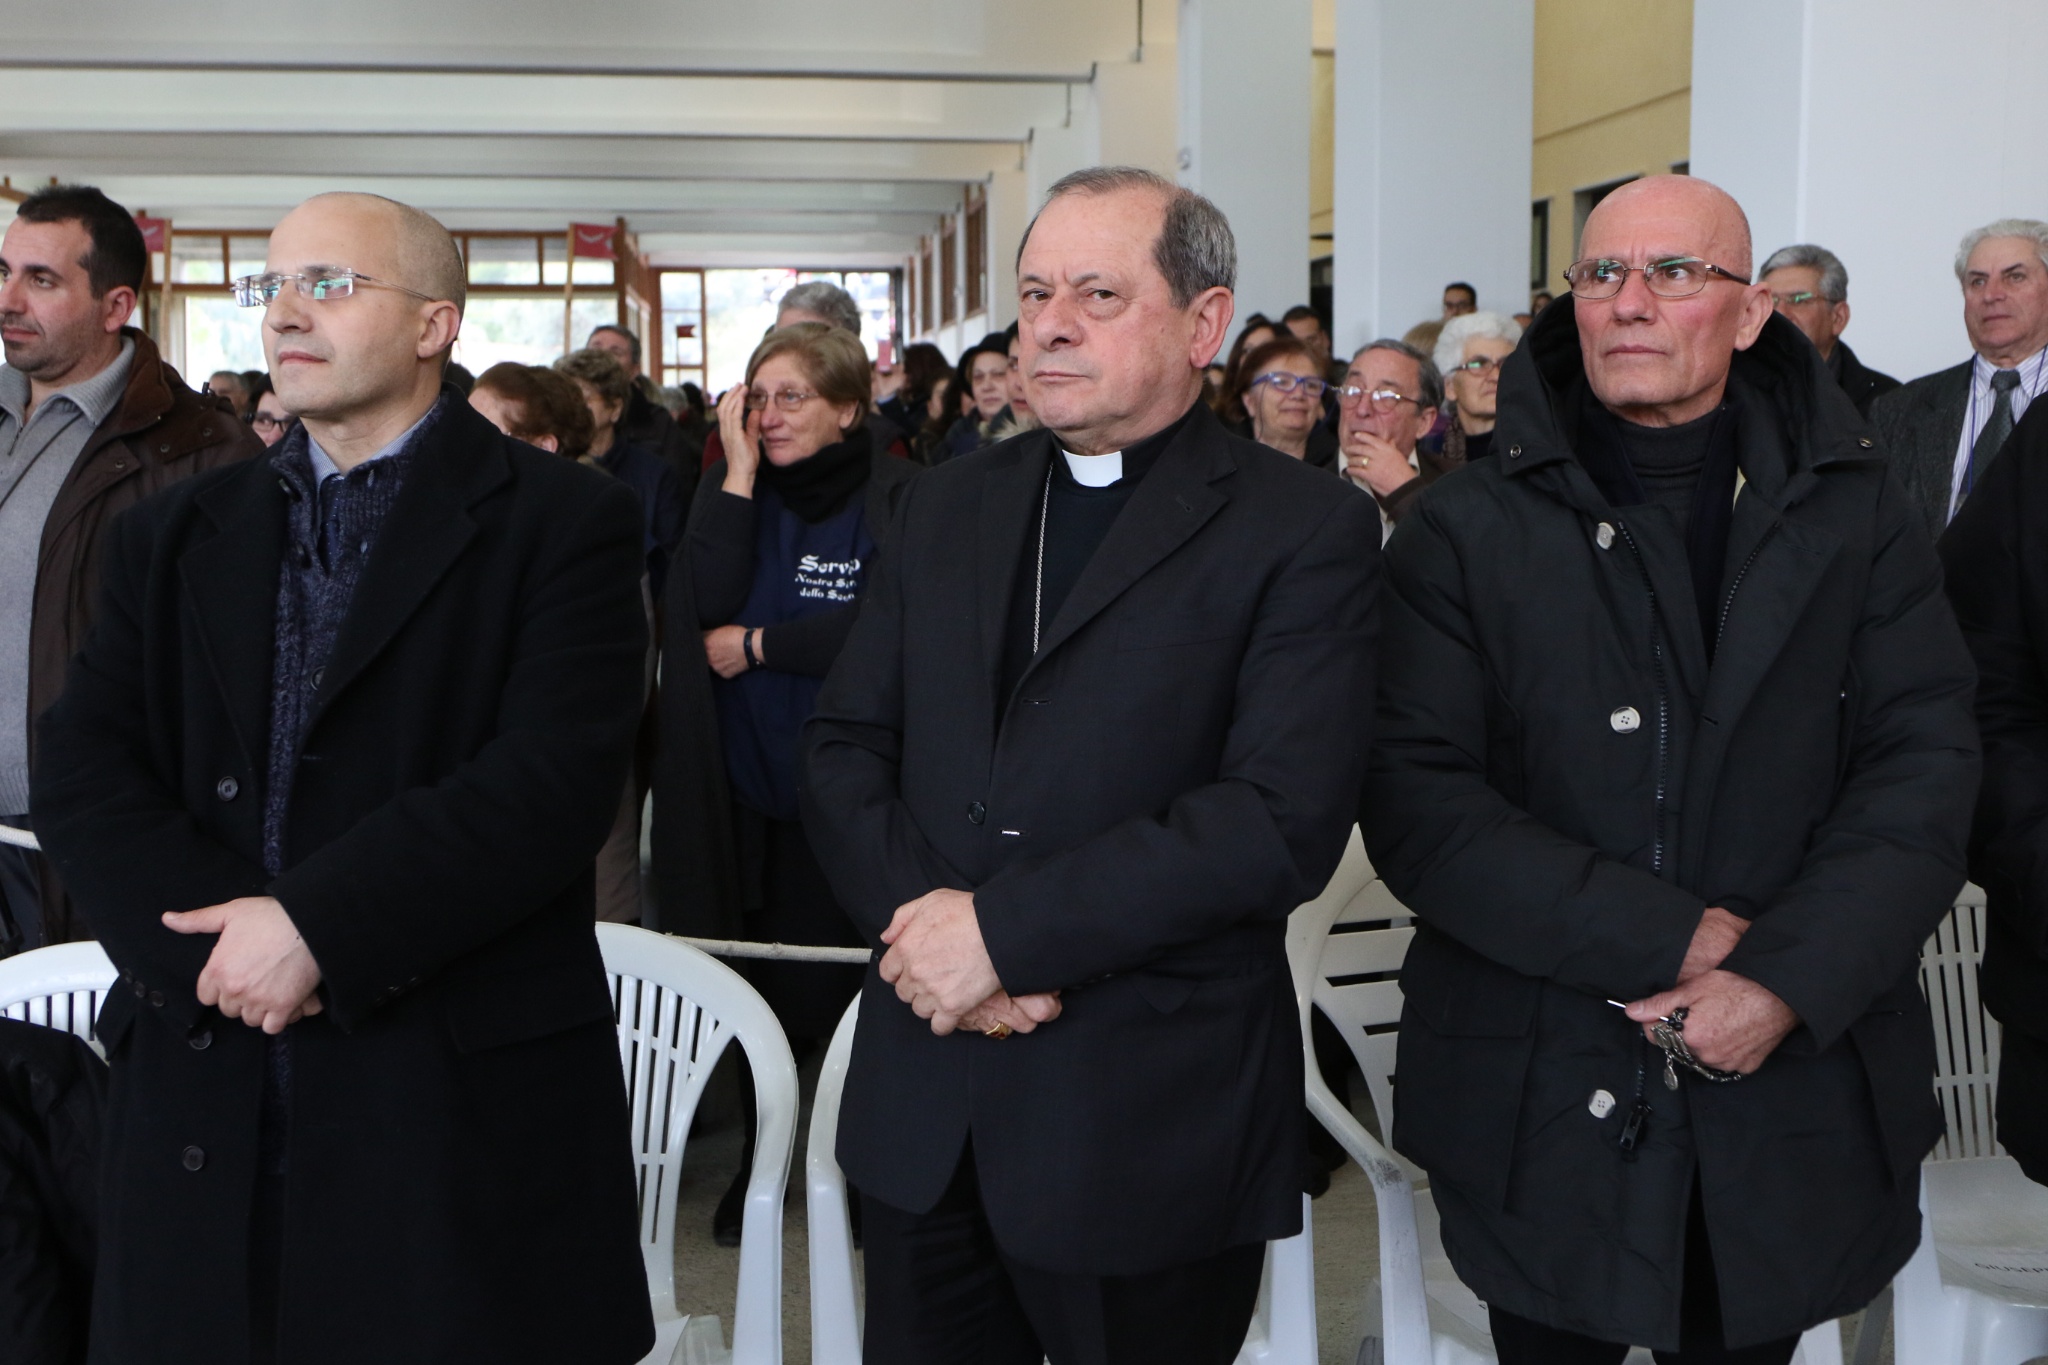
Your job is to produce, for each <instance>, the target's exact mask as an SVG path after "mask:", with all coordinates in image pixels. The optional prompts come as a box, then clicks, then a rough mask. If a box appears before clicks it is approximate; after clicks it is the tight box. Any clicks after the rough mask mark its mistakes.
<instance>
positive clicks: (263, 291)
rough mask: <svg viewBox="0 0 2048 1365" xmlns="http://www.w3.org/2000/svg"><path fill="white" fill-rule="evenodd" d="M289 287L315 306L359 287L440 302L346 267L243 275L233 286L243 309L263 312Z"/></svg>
mask: <svg viewBox="0 0 2048 1365" xmlns="http://www.w3.org/2000/svg"><path fill="white" fill-rule="evenodd" d="M287 283H289V284H291V285H293V286H294V287H296V288H297V289H298V291H299V297H300V298H302V299H311V300H313V301H314V302H315V303H330V302H332V301H333V300H335V299H345V298H347V297H348V296H349V295H351V294H353V293H355V292H356V286H357V285H360V284H367V285H371V286H373V287H375V288H378V289H395V290H397V291H398V292H399V293H401V294H410V295H412V296H413V297H414V298H416V299H424V300H425V301H426V302H428V303H439V302H440V300H439V299H437V298H435V297H434V296H433V295H432V294H422V293H421V292H420V291H419V290H417V289H408V288H406V287H405V286H404V285H402V284H393V283H391V281H389V280H380V279H378V278H377V277H376V276H374V275H365V274H363V273H362V272H360V271H357V270H351V269H349V268H348V267H347V266H345V265H315V266H308V267H307V268H306V269H304V270H299V271H292V272H290V273H282V272H278V271H269V272H266V273H264V274H261V275H243V276H241V277H240V278H238V279H237V280H235V282H234V290H235V302H236V303H238V304H240V305H241V306H242V307H244V308H261V307H263V306H264V305H265V304H269V303H274V302H275V301H276V300H277V296H278V295H279V294H281V293H283V292H284V287H285V285H286V284H287Z"/></svg>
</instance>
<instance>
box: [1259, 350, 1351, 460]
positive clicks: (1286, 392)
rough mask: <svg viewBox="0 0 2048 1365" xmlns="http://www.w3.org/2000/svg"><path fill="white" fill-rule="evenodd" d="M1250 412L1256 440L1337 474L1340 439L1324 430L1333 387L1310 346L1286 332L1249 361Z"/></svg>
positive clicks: (1333, 433)
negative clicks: (1325, 400)
mask: <svg viewBox="0 0 2048 1365" xmlns="http://www.w3.org/2000/svg"><path fill="white" fill-rule="evenodd" d="M1242 369H1243V372H1244V373H1245V374H1247V375H1249V376H1251V378H1250V379H1249V380H1248V381H1247V382H1246V384H1245V386H1244V410H1245V413H1246V414H1247V415H1248V416H1249V417H1250V418H1251V424H1252V439H1253V440H1254V441H1257V442H1259V443H1260V444H1261V445H1269V446H1271V447H1273V449H1275V450H1277V451H1279V452H1280V453H1281V454H1283V455H1292V456H1293V457H1294V458H1295V459H1297V460H1301V461H1303V462H1304V463H1306V464H1311V465H1314V466H1315V467H1316V468H1318V469H1328V470H1331V471H1333V472H1334V471H1335V470H1336V468H1337V435H1336V433H1335V432H1333V431H1331V430H1330V429H1329V428H1328V427H1326V426H1324V425H1323V394H1324V392H1325V391H1327V390H1328V388H1329V384H1328V383H1327V382H1326V381H1325V380H1324V379H1323V376H1322V373H1321V371H1322V366H1321V365H1320V364H1318V363H1317V361H1316V356H1315V352H1314V351H1312V350H1310V349H1309V346H1308V343H1307V342H1304V341H1302V340H1301V339H1300V338H1299V337H1296V336H1295V335H1294V334H1293V333H1291V332H1281V333H1280V334H1279V335H1277V336H1275V337H1274V338H1273V339H1272V340H1271V341H1268V342H1267V343H1266V344H1265V345H1263V346H1260V347H1259V348H1258V349H1257V350H1254V351H1252V352H1250V353H1248V354H1247V355H1246V356H1245V357H1244V361H1243V365H1242Z"/></svg>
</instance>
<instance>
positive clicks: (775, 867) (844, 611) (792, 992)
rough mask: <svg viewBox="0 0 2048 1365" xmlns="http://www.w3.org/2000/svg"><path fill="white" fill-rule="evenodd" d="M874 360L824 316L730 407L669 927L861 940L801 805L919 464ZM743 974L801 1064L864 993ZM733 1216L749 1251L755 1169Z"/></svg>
mask: <svg viewBox="0 0 2048 1365" xmlns="http://www.w3.org/2000/svg"><path fill="white" fill-rule="evenodd" d="M870 394H871V388H870V383H869V378H868V357H867V353H866V351H864V350H863V349H862V348H861V344H860V342H859V340H858V339H856V338H855V337H854V336H853V335H852V333H850V332H846V331H842V330H840V329H837V328H832V327H825V326H822V325H820V324H817V323H799V324H796V325H794V326H790V327H782V328H778V329H777V330H775V331H773V332H770V333H769V334H768V336H767V337H766V338H765V339H764V340H763V341H762V342H761V344H760V346H759V347H758V348H756V350H755V351H754V354H753V358H752V359H750V360H749V361H748V362H747V378H746V383H744V384H742V385H739V386H736V387H735V388H733V389H732V390H731V391H730V392H728V393H727V394H726V395H725V397H723V398H722V399H720V400H719V403H718V426H719V433H720V436H721V439H722V440H723V443H724V447H725V458H724V459H723V460H721V461H720V462H719V463H717V464H715V465H713V466H712V467H711V468H710V469H709V470H707V471H706V472H705V475H704V479H703V482H702V483H701V484H699V485H698V489H697V497H696V501H695V503H694V504H693V505H692V507H691V509H690V522H689V529H688V531H687V532H686V533H685V535H684V538H683V554H682V569H681V574H682V578H681V580H680V581H679V582H678V584H677V590H676V591H675V592H673V593H671V594H670V600H669V604H668V624H667V630H666V632H665V638H664V645H663V648H664V650H665V651H666V653H667V658H666V659H665V660H664V664H663V669H662V674H663V681H662V691H663V696H662V715H661V734H662V755H661V758H660V760H659V762H658V767H657V770H656V774H655V819H654V859H655V862H654V874H655V882H656V885H657V888H658V893H659V895H660V898H661V919H660V924H659V927H660V928H661V929H664V930H667V931H669V932H677V933H685V934H699V935H704V936H706V937H711V938H721V939H746V940H750V941H754V942H768V943H791V944H812V945H821V946H829V947H861V946H863V940H862V939H861V936H860V934H859V932H858V931H857V930H856V929H855V928H854V925H853V921H852V920H851V919H849V918H848V917H847V915H846V912H845V911H844V910H842V909H841V908H840V906H839V903H838V901H837V900H836V899H835V898H834V897H833V894H832V890H831V888H830V887H829V886H828V885H827V884H826V881H825V875H824V873H823V872H821V871H820V870H819V868H818V862H817V859H816V858H815V857H814V856H813V855H812V853H811V847H810V843H809V841H808V840H807V839H806V838H805V835H804V829H803V823H802V821H801V819H800V818H799V815H798V811H797V787H796V772H797V740H798V732H799V731H800V730H801V729H802V727H803V724H804V722H805V721H806V720H808V719H809V718H810V714H811V711H812V708H813V707H814V706H815V705H816V702H817V697H818V689H819V687H820V686H821V685H822V684H823V682H824V679H825V673H826V671H827V670H828V669H830V668H831V667H832V662H833V660H834V659H836V658H838V656H839V651H840V649H841V648H842V647H843V646H844V645H845V644H846V637H847V634H848V632H849V631H851V630H852V628H853V621H854V617H855V615H856V613H857V612H858V610H859V603H860V599H861V596H862V594H863V593H864V592H865V591H866V588H867V586H868V584H869V583H871V582H872V581H873V574H874V562H875V557H876V555H877V554H878V553H881V552H886V550H887V548H888V528H889V524H890V521H891V519H892V514H893V512H894V510H895V507H896V504H897V502H898V501H899V499H900V498H901V495H902V493H903V490H904V489H905V488H906V487H907V486H908V484H909V481H910V479H911V478H912V477H914V476H915V475H916V474H917V472H918V467H917V466H916V465H914V464H911V463H910V462H909V461H908V460H902V459H897V458H895V457H894V456H891V455H889V454H887V453H886V452H884V451H880V450H877V449H876V448H875V444H874V442H873V440H872V439H871V438H870V436H869V434H868V428H867V426H866V420H867V415H868V405H869V401H870ZM742 971H743V972H744V973H745V975H746V976H747V979H748V980H749V981H751V982H752V983H753V984H754V986H755V988H756V989H758V990H759V991H760V992H761V994H762V995H763V996H764V997H765V998H766V999H767V1001H768V1004H769V1006H770V1007H771V1008H772V1009H774V1011H775V1015H776V1018H777V1019H778V1020H780V1021H781V1023H782V1029H783V1032H784V1033H785V1034H787V1035H788V1037H789V1040H790V1044H791V1046H792V1047H793V1048H795V1049H796V1052H797V1056H798V1058H799V1059H801V1058H802V1057H803V1056H804V1054H805V1053H806V1052H807V1051H808V1050H809V1049H810V1048H811V1047H813V1046H815V1045H817V1044H819V1043H821V1042H822V1041H823V1040H825V1039H827V1038H829V1037H830V1036H831V1034H832V1030H833V1029H834V1028H835V1027H837V1026H838V1023H839V1016H840V1014H841V1012H842V1011H844V1010H845V1008H846V1005H847V1002H848V1001H850V1000H852V999H853V996H854V993H855V992H856V991H857V990H859V988H860V982H861V976H862V971H863V969H862V968H860V967H858V966H839V965H820V964H817V963H805V962H786V961H778V962H751V963H747V964H745V965H744V966H743V967H742ZM746 1093H747V1096H748V1101H747V1102H748V1105H749V1110H748V1114H747V1119H746V1125H745V1131H746V1134H747V1137H746V1143H747V1151H746V1152H745V1153H743V1154H742V1156H741V1159H740V1170H739V1174H738V1175H737V1177H736V1178H735V1179H734V1181H733V1184H732V1187H731V1188H730V1189H729V1190H728V1191H727V1192H726V1196H725V1198H724V1199H723V1200H722V1201H721V1202H720V1203H719V1206H718V1211H717V1213H716V1214H715V1215H714V1216H713V1220H712V1228H713V1232H714V1235H715V1236H716V1238H717V1240H718V1241H719V1242H720V1244H721V1245H727V1246H737V1245H738V1244H739V1235H740V1222H741V1213H742V1208H743V1206H744V1199H745V1194H746V1179H747V1172H748V1170H749V1169H750V1167H751V1165H752V1147H753V1128H754V1125H753V1119H752V1109H751V1105H752V1092H751V1088H749V1089H748V1091H747V1092H746Z"/></svg>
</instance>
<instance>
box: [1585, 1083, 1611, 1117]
mask: <svg viewBox="0 0 2048 1365" xmlns="http://www.w3.org/2000/svg"><path fill="white" fill-rule="evenodd" d="M1586 1112H1587V1113H1589V1114H1591V1115H1592V1116H1593V1117H1594V1118H1596V1119H1604V1118H1606V1117H1607V1116H1608V1115H1609V1114H1611V1113H1613V1112H1614V1096H1612V1095H1610V1094H1608V1093H1607V1092H1606V1091H1605V1090H1595V1091H1594V1092H1593V1098H1592V1099H1590V1100H1587V1101H1586Z"/></svg>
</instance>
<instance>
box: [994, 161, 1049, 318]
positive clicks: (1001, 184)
mask: <svg viewBox="0 0 2048 1365" xmlns="http://www.w3.org/2000/svg"><path fill="white" fill-rule="evenodd" d="M1036 207H1037V205H1035V204H1032V203H1030V202H1029V201H1028V200H1027V198H1026V186H1025V173H1024V171H1023V169H1022V168H1021V167H1019V168H1016V169H1006V170H1000V171H997V172H996V173H995V174H994V175H992V176H990V177H989V181H988V325H989V326H990V327H991V328H996V327H1007V326H1009V325H1010V324H1011V323H1013V322H1015V321H1016V320H1017V246H1018V244H1019V243H1020V242H1022V241H1023V240H1024V225H1025V224H1026V223H1028V222H1030V221H1031V211H1032V209H1034V208H1036Z"/></svg>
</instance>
